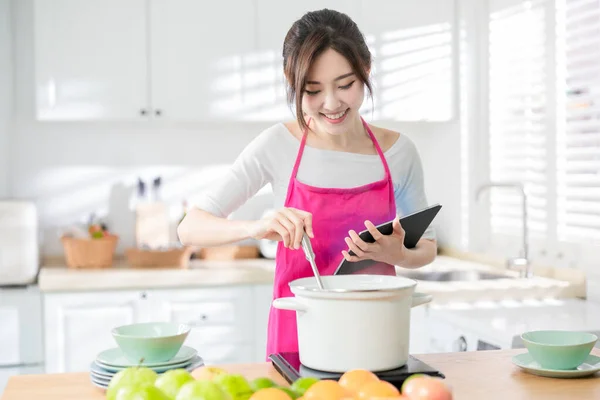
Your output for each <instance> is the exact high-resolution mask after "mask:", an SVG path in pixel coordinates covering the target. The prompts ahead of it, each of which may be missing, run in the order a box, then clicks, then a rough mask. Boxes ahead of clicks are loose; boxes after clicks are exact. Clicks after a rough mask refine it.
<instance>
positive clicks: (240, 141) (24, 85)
mask: <svg viewBox="0 0 600 400" xmlns="http://www.w3.org/2000/svg"><path fill="white" fill-rule="evenodd" d="M0 1H6V0H0ZM31 16H32V10H31V2H30V1H19V2H18V5H17V6H16V7H15V17H16V18H15V26H16V27H17V29H16V31H15V38H14V40H15V48H16V51H15V81H16V93H15V94H16V100H15V116H16V123H15V126H14V135H13V136H14V138H13V141H12V143H11V147H10V153H11V154H13V155H14V157H12V159H11V161H10V170H11V174H12V178H11V181H12V190H11V193H10V194H11V195H12V196H14V197H18V198H27V199H33V200H35V201H36V202H37V204H38V206H39V214H40V219H41V220H40V224H41V226H42V229H43V233H44V238H43V246H42V252H43V253H44V254H60V253H61V252H62V249H61V245H60V242H59V241H58V229H59V228H60V227H62V226H64V225H65V224H69V223H73V222H77V221H81V220H82V219H83V218H85V217H86V216H87V215H88V214H89V213H90V212H98V213H100V214H106V215H107V220H108V223H109V226H110V227H112V228H113V229H114V230H115V231H116V232H117V233H118V234H119V235H120V236H121V239H122V240H121V242H120V247H119V250H122V249H123V248H125V247H126V246H129V245H131V244H133V215H132V212H131V209H130V201H131V198H132V197H133V193H134V191H135V182H136V181H137V177H138V176H142V177H144V178H153V177H154V176H157V175H161V176H162V177H163V181H164V192H163V194H164V199H165V200H166V201H168V202H169V203H170V204H171V206H172V215H171V216H172V220H173V230H174V227H175V223H176V221H177V220H178V219H179V217H180V213H181V207H180V206H181V201H182V200H183V199H184V198H185V199H188V200H189V201H190V202H193V199H194V197H195V196H197V195H198V194H199V193H200V192H201V190H202V188H203V187H204V186H205V185H207V184H209V183H210V181H211V180H212V179H218V177H219V173H220V172H222V171H223V168H226V166H227V165H228V164H229V163H231V162H232V161H233V160H234V159H235V157H236V155H237V154H238V153H239V152H240V151H241V149H242V148H243V147H244V146H245V145H246V144H247V143H248V142H249V141H250V140H251V139H252V138H253V137H254V136H255V135H257V134H258V133H259V132H260V131H261V130H262V129H264V128H265V127H267V126H269V125H270V123H262V124H261V123H244V124H242V123H235V124H225V123H224V124H221V125H219V124H217V125H208V124H197V125H196V124H185V125H181V124H165V123H162V124H158V125H157V124H152V125H151V124H145V123H135V124H125V123H123V124H111V123H37V122H35V121H34V120H33V104H34V101H33V94H34V88H33V81H34V79H33V65H34V64H33V63H34V59H33V51H32V49H33V44H32V27H33V25H32V19H31ZM290 117H291V114H290ZM384 126H387V127H390V128H393V129H397V130H399V131H401V132H403V133H405V134H407V135H409V136H410V137H411V138H412V139H413V140H414V141H415V142H416V144H417V146H418V148H419V152H420V154H421V157H422V159H423V163H424V168H425V177H426V191H427V194H428V197H429V201H430V202H431V203H441V204H443V206H444V208H443V210H442V212H441V213H440V214H439V216H438V218H437V219H436V227H437V228H438V230H439V237H440V241H441V242H442V243H443V244H446V243H448V244H452V245H455V246H458V245H459V244H460V243H459V241H460V239H459V238H460V223H461V220H460V202H461V199H460V178H459V177H460V158H461V155H460V127H459V124H458V123H457V122H452V123H391V124H390V123H388V124H384ZM270 201H271V196H270V195H269V193H268V191H266V192H265V193H262V194H261V195H259V196H257V197H255V198H254V199H252V200H251V201H250V202H249V203H248V204H247V205H246V206H244V207H243V208H242V209H241V210H240V211H239V212H238V213H236V215H234V217H235V218H258V217H259V216H260V214H261V213H262V210H263V209H265V208H267V207H268V206H269V204H270ZM173 237H174V235H173Z"/></svg>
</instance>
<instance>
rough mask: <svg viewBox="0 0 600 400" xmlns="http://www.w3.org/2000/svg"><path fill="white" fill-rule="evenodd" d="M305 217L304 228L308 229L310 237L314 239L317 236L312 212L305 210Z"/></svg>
mask: <svg viewBox="0 0 600 400" xmlns="http://www.w3.org/2000/svg"><path fill="white" fill-rule="evenodd" d="M303 218H304V229H305V230H306V233H307V234H308V237H309V238H311V239H312V238H314V237H315V234H314V232H313V225H312V214H311V213H308V212H305V211H304V217H303Z"/></svg>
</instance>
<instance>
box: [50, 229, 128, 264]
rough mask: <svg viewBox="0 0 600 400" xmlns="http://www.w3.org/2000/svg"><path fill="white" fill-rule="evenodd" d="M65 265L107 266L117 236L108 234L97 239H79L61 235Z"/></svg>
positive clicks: (111, 258)
mask: <svg viewBox="0 0 600 400" xmlns="http://www.w3.org/2000/svg"><path fill="white" fill-rule="evenodd" d="M61 241H62V244H63V248H64V250H65V258H66V261H67V267H69V268H109V267H112V265H113V258H114V255H115V250H116V248H117V242H118V241H119V237H118V236H116V235H108V236H105V237H103V238H98V239H91V238H90V239H80V238H73V237H69V236H63V237H61Z"/></svg>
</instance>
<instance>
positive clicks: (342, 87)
mask: <svg viewBox="0 0 600 400" xmlns="http://www.w3.org/2000/svg"><path fill="white" fill-rule="evenodd" d="M354 82H356V81H352V82H350V83H349V84H347V85H345V86H340V89H342V90H348V89H350V87H351V86H352V84H353V83H354Z"/></svg>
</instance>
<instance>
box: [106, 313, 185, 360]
mask: <svg viewBox="0 0 600 400" xmlns="http://www.w3.org/2000/svg"><path fill="white" fill-rule="evenodd" d="M111 333H112V336H113V338H114V339H115V341H116V342H117V345H118V346H119V348H120V349H121V351H122V352H123V355H124V356H125V357H126V358H127V359H128V360H129V361H131V362H140V360H142V359H143V362H144V363H159V362H166V361H169V360H170V359H172V358H173V357H175V355H177V352H179V350H180V349H181V346H183V342H185V339H186V338H187V336H188V334H189V333H190V327H189V326H188V325H186V324H179V323H173V322H145V323H138V324H131V325H123V326H119V327H117V328H114V329H113V330H112V332H111Z"/></svg>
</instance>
